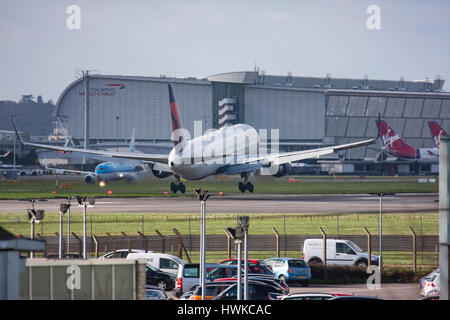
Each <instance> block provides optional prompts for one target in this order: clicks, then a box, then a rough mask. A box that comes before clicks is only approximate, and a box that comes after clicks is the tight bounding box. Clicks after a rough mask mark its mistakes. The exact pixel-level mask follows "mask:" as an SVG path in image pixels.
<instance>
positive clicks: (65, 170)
mask: <svg viewBox="0 0 450 320" xmlns="http://www.w3.org/2000/svg"><path fill="white" fill-rule="evenodd" d="M45 168H46V169H47V170H51V171H56V172H58V173H59V172H69V173H77V174H86V175H87V174H91V175H97V174H96V173H95V172H93V171H82V170H70V169H58V168H51V167H49V166H45Z"/></svg>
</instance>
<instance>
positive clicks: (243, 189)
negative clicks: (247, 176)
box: [238, 182, 246, 193]
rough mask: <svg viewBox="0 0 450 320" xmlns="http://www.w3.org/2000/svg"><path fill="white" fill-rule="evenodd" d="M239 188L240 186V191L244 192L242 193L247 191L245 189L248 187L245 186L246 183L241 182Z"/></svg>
mask: <svg viewBox="0 0 450 320" xmlns="http://www.w3.org/2000/svg"><path fill="white" fill-rule="evenodd" d="M238 188H239V191H240V192H242V193H244V192H245V189H246V188H245V184H244V183H242V182H239V185H238Z"/></svg>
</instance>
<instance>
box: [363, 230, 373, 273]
mask: <svg viewBox="0 0 450 320" xmlns="http://www.w3.org/2000/svg"><path fill="white" fill-rule="evenodd" d="M363 228H364V231H365V232H366V234H367V257H368V259H367V267H368V268H370V266H371V265H372V263H371V261H372V236H371V234H370V232H369V230H367V228H366V227H363Z"/></svg>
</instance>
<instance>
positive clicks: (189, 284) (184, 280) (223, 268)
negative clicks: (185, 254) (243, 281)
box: [174, 263, 237, 297]
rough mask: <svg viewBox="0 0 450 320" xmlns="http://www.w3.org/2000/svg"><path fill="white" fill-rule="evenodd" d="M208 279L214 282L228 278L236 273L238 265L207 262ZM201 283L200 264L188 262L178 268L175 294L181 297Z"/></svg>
mask: <svg viewBox="0 0 450 320" xmlns="http://www.w3.org/2000/svg"><path fill="white" fill-rule="evenodd" d="M205 267H206V281H207V282H212V281H214V280H215V279H218V278H227V277H231V276H233V275H235V274H236V269H237V267H236V266H232V265H223V264H217V263H206V264H205ZM199 283H200V264H198V263H188V264H184V265H182V266H181V267H180V268H179V269H178V273H177V280H176V288H175V290H174V291H175V292H174V294H175V296H176V297H181V296H182V295H183V294H184V293H185V292H186V291H190V290H191V288H193V287H194V286H196V285H198V284H199Z"/></svg>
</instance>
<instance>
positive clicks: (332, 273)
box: [311, 265, 435, 284]
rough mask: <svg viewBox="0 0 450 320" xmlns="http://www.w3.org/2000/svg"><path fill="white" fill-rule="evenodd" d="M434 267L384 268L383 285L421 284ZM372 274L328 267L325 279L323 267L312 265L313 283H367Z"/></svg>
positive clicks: (357, 269) (344, 267)
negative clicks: (422, 278) (420, 281)
mask: <svg viewBox="0 0 450 320" xmlns="http://www.w3.org/2000/svg"><path fill="white" fill-rule="evenodd" d="M434 269H435V268H434V267H427V268H420V269H419V268H418V269H417V272H414V270H413V269H412V268H411V267H391V266H386V267H383V271H382V273H381V282H382V283H417V284H418V283H419V279H420V278H421V277H423V276H426V275H427V274H429V273H430V272H432V271H433V270H434ZM371 274H372V273H367V272H366V269H362V268H358V267H349V266H327V277H326V279H325V278H324V268H323V266H322V265H311V277H312V280H311V283H316V284H319V283H323V284H325V283H333V284H338V283H339V284H341V283H366V281H367V279H368V277H369V276H370V275H371Z"/></svg>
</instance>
